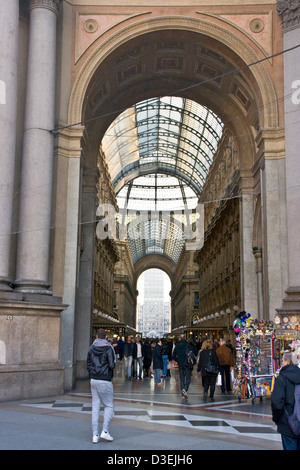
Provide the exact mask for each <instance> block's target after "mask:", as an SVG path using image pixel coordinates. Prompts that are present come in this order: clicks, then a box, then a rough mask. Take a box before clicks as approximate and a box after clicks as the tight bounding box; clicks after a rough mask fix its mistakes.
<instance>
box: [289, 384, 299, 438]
mask: <svg viewBox="0 0 300 470" xmlns="http://www.w3.org/2000/svg"><path fill="white" fill-rule="evenodd" d="M294 397H295V405H294V411H293V413H292V414H291V415H288V422H289V426H290V428H291V430H292V431H293V433H294V434H295V436H300V384H298V385H295V393H294Z"/></svg>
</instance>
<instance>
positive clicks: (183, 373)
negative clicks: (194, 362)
mask: <svg viewBox="0 0 300 470" xmlns="http://www.w3.org/2000/svg"><path fill="white" fill-rule="evenodd" d="M179 377H180V387H181V390H185V391H186V392H187V391H188V389H189V385H190V383H191V369H189V368H188V367H186V366H179Z"/></svg>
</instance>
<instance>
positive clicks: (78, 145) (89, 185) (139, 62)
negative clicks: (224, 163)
mask: <svg viewBox="0 0 300 470" xmlns="http://www.w3.org/2000/svg"><path fill="white" fill-rule="evenodd" d="M260 59H266V57H265V54H264V52H263V51H262V49H261V48H260V47H259V46H258V44H257V43H256V42H255V41H252V40H251V39H250V38H249V36H247V35H246V34H244V33H243V32H242V31H241V30H239V29H238V28H236V29H235V28H234V27H233V26H232V25H230V26H229V25H228V24H225V22H223V21H222V20H221V19H216V18H212V17H210V16H209V15H199V17H197V18H182V17H170V16H168V17H163V18H152V19H148V20H147V21H144V20H142V21H136V22H135V23H132V24H130V25H129V26H128V27H126V28H123V29H119V30H118V31H117V32H115V33H114V32H112V34H111V35H110V36H109V38H107V39H104V40H101V39H100V40H99V43H98V44H97V43H96V44H95V45H94V48H93V50H92V52H91V53H90V55H89V56H88V58H87V59H86V61H85V62H84V63H81V62H80V61H79V63H78V66H77V67H78V70H76V71H75V72H76V78H75V82H74V86H73V90H72V94H71V100H70V107H69V117H68V123H67V125H66V126H63V128H62V129H61V132H60V141H59V145H60V142H61V143H62V142H63V140H64V141H67V145H69V146H70V147H72V149H73V151H74V154H76V156H77V157H78V158H77V160H76V161H75V159H74V166H73V172H72V173H70V178H73V179H72V181H73V183H74V181H77V183H76V185H75V193H76V195H77V198H78V199H77V201H76V199H75V201H74V193H73V194H72V197H71V194H70V196H69V199H68V201H67V205H68V207H67V214H68V217H71V214H72V213H73V215H75V216H76V217H79V212H78V209H77V204H78V203H79V204H80V207H81V211H80V212H81V214H82V216H81V217H82V218H81V220H80V224H79V227H80V228H81V230H80V232H78V233H77V234H75V235H74V232H73V233H72V234H71V233H69V234H67V237H66V240H67V241H66V242H67V250H68V251H69V252H70V253H73V256H74V258H75V259H77V254H78V246H77V241H78V239H80V240H82V252H83V253H84V257H85V258H84V263H81V268H82V269H81V271H80V274H79V276H78V284H79V286H82V285H89V281H90V284H92V283H91V279H92V266H93V256H92V251H91V246H92V240H93V236H94V234H93V230H92V227H91V226H89V225H88V224H85V222H87V221H89V220H93V219H94V217H95V213H96V197H95V196H96V191H95V187H96V183H97V179H98V173H97V165H96V161H97V154H98V150H99V147H100V144H101V140H102V138H103V136H104V134H105V132H106V130H107V129H108V127H109V125H110V124H111V123H112V122H113V120H114V119H115V118H116V117H117V116H118V115H119V114H120V113H121V112H122V111H124V110H125V109H127V108H128V107H130V106H132V105H133V104H135V103H138V102H139V101H142V100H145V99H149V98H153V97H156V96H164V95H176V96H181V97H184V98H189V99H191V100H193V101H195V102H197V103H199V104H202V105H204V106H207V107H208V108H209V109H211V110H212V111H213V112H215V113H216V114H217V115H218V116H219V117H220V118H221V119H222V121H223V122H224V125H225V126H226V129H227V131H228V135H229V136H230V138H231V142H232V141H234V151H235V158H236V162H237V171H238V173H237V174H236V181H235V191H236V193H235V197H236V199H237V200H238V206H239V207H238V211H239V237H240V238H239V240H238V242H236V241H235V242H236V243H238V245H239V250H240V266H239V267H240V270H241V281H240V285H239V289H240V297H241V305H240V307H241V308H243V307H244V308H247V309H249V310H251V311H253V309H254V308H256V306H257V292H256V288H253V287H252V286H253V285H256V272H255V259H254V256H253V250H252V238H253V219H254V203H253V192H254V191H255V189H256V188H258V187H260V185H261V184H265V185H266V186H267V184H268V183H269V180H268V178H269V172H275V173H279V172H281V171H282V168H280V167H279V165H277V163H276V162H273V161H272V162H271V163H270V161H269V162H268V163H267V164H265V162H264V158H265V156H266V153H268V152H269V157H271V158H270V160H271V159H272V156H273V153H274V143H276V145H277V146H279V147H280V146H281V143H282V139H283V136H282V131H281V129H279V125H280V109H279V108H278V104H277V99H276V98H277V93H276V90H275V85H274V84H273V81H272V79H271V73H270V72H271V70H272V65H271V63H270V61H267V60H266V61H264V62H259V63H257V64H256V65H255V66H253V67H246V65H247V64H251V63H254V62H257V61H259V60H260ZM82 62H83V61H82ZM76 123H77V125H76ZM230 148H231V151H233V146H231V147H230ZM280 148H281V147H280ZM275 151H277V150H275ZM262 163H264V165H263V164H262ZM214 185H215V191H217V175H216V181H214ZM216 194H218V193H217V192H212V193H211V198H210V199H208V201H210V202H212V201H213V198H214V197H215V196H216ZM221 197H224V194H223V195H221ZM272 204H275V203H274V200H271V199H270V200H269V198H268V195H267V194H266V193H265V200H264V207H265V208H267V209H266V210H271V208H272ZM72 211H73V212H72ZM277 221H278V218H277V219H276V217H275V218H274V219H273V220H272V226H273V225H274V226H276V222H277ZM265 236H266V237H267V236H268V235H267V232H266V234H265ZM265 243H267V244H268V247H269V250H272V248H271V246H272V240H271V239H268V240H267V239H266V240H265ZM81 261H82V260H81ZM150 264H152V265H156V267H157V264H156V262H155V261H154V260H153V259H152V260H151V261H150ZM139 269H142V268H139V267H138V266H137V272H138V270H139ZM266 269H267V268H266ZM75 274H76V263H74V262H73V265H72V266H71V267H70V268H69V269H68V270H67V271H66V274H65V275H66V277H68V276H70V277H71V276H74V275H75ZM265 279H266V281H267V282H269V283H272V282H273V281H271V279H270V276H269V273H268V272H266V273H265ZM246 286H247V288H246ZM274 287H275V285H274ZM281 287H282V286H280V289H279V294H278V295H277V297H278V298H280V299H281V297H282V296H281V291H282V289H281ZM79 291H81V292H82V289H78V292H79ZM66 294H67V295H66V301H68V302H69V303H70V305H71V307H70V309H71V310H72V309H73V314H74V315H75V310H76V361H77V364H80V363H82V364H83V363H85V355H86V345H87V344H88V341H89V331H90V327H89V325H90V312H91V307H92V306H91V298H92V295H91V292H89V291H88V289H87V290H86V291H85V292H84V296H83V295H81V294H80V295H79V298H78V297H77V302H75V292H74V291H73V292H70V291H69V292H67V293H66ZM216 302H217V300H216ZM274 302H275V303H277V304H278V302H277V298H276V299H274ZM75 303H76V308H75ZM212 308H213V306H212ZM267 315H269V311H268V312H267ZM63 329H64V322H63ZM65 331H66V330H65ZM63 363H64V364H65V365H66V364H67V363H70V358H69V357H68V353H66V352H64V351H63Z"/></svg>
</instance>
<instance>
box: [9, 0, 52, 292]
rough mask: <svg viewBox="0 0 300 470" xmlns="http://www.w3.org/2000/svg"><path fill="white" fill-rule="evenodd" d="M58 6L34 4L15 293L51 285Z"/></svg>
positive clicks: (43, 0) (44, 1) (45, 1)
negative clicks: (53, 131)
mask: <svg viewBox="0 0 300 470" xmlns="http://www.w3.org/2000/svg"><path fill="white" fill-rule="evenodd" d="M58 8H59V1H58V0H30V3H29V11H30V35H29V51H28V74H27V94H26V107H25V125H24V138H23V155H22V173H21V196H20V216H19V237H18V259H17V275H16V281H15V285H16V289H15V290H16V291H20V292H23V293H37V294H51V291H50V290H49V287H50V285H49V284H48V263H49V241H50V220H51V199H52V171H53V169H52V167H53V143H54V142H53V139H54V136H53V133H52V129H53V128H54V109H55V63H56V18H57V14H58Z"/></svg>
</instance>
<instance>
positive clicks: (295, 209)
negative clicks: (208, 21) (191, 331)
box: [277, 0, 300, 313]
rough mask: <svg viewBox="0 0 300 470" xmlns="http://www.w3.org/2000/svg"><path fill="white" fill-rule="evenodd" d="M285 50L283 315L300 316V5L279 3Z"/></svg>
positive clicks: (281, 0) (285, 0) (296, 1)
mask: <svg viewBox="0 0 300 470" xmlns="http://www.w3.org/2000/svg"><path fill="white" fill-rule="evenodd" d="M277 11H278V13H279V15H281V17H282V26H283V29H282V32H283V41H284V49H285V50H286V49H289V52H287V53H286V54H284V96H285V97H286V98H285V103H284V112H285V151H286V158H285V167H286V183H285V187H286V207H287V241H288V288H287V290H286V294H287V296H286V297H285V298H284V299H283V311H290V310H291V309H292V310H293V311H294V312H295V311H298V313H300V237H299V233H300V219H299V213H300V186H299V175H300V158H299V148H300V133H299V122H300V49H299V47H298V46H299V37H300V1H299V0H278V1H277Z"/></svg>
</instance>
